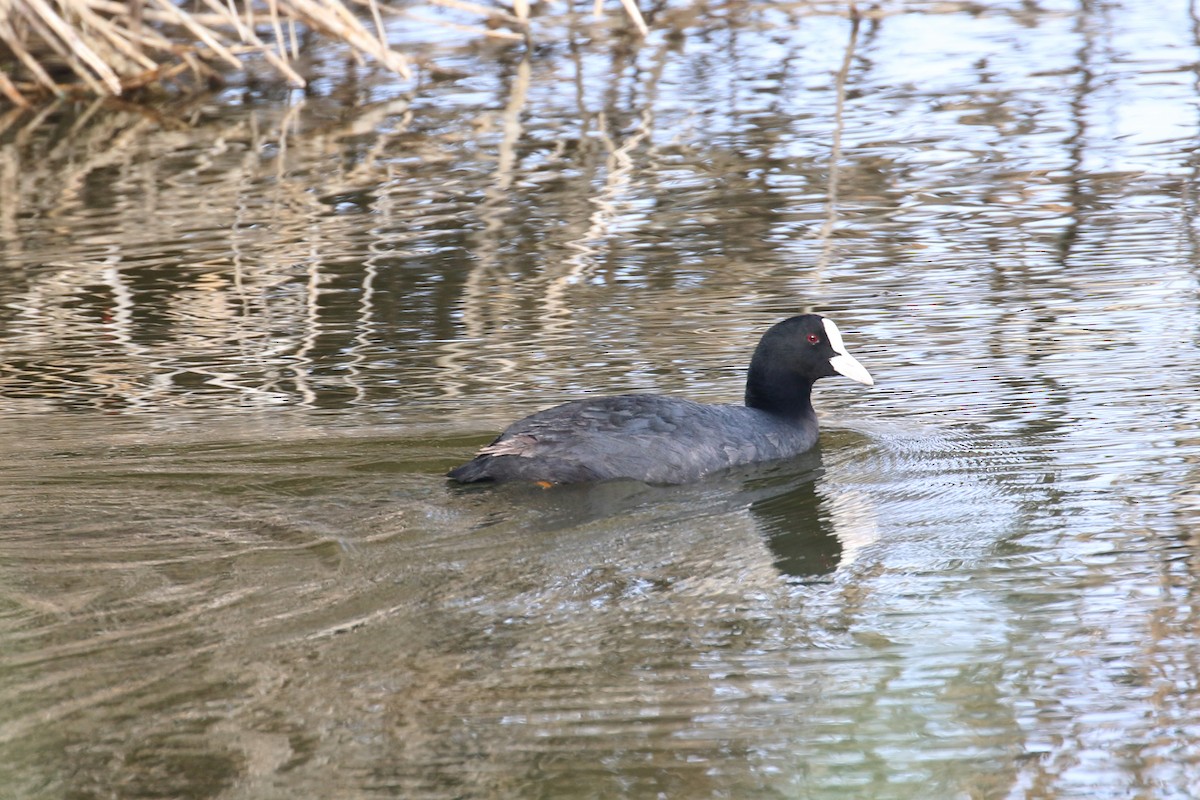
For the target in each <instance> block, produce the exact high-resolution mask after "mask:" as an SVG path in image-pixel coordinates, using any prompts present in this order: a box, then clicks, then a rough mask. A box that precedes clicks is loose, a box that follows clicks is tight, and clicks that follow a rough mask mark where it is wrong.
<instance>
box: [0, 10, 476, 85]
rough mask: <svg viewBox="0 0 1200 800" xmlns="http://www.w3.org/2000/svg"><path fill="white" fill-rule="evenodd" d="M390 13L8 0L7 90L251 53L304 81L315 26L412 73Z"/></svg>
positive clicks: (3, 37) (162, 73) (207, 71)
mask: <svg viewBox="0 0 1200 800" xmlns="http://www.w3.org/2000/svg"><path fill="white" fill-rule="evenodd" d="M449 1H450V2H458V1H459V0H449ZM350 2H353V3H355V5H356V6H357V8H354V9H352V8H351V6H350V5H348V3H350ZM484 10H486V9H484ZM385 12H388V13H390V10H389V9H386V8H381V7H380V6H379V5H378V3H377V2H376V0H237V2H236V3H235V1H234V0H193V2H190V3H188V4H186V7H185V4H181V3H178V2H176V1H175V0H0V94H3V96H4V97H6V98H7V99H8V100H10V101H11V102H13V103H15V104H17V105H20V106H25V105H28V103H29V100H30V98H32V97H35V96H37V95H40V94H45V93H50V94H54V95H63V94H70V93H79V92H83V93H90V94H95V95H101V96H103V95H121V94H125V93H128V92H129V91H131V90H135V89H139V88H142V87H146V86H151V85H162V84H168V83H180V84H182V83H184V82H186V80H187V79H188V78H191V79H192V80H193V81H198V82H200V83H202V84H203V83H208V82H211V81H219V73H218V72H217V70H216V66H217V65H219V64H221V63H224V64H225V65H228V66H229V67H232V68H234V69H244V68H245V66H246V65H245V64H244V62H243V60H244V59H246V58H247V57H261V58H262V59H265V60H266V61H267V62H268V63H269V64H270V65H271V66H272V67H273V68H274V69H275V70H276V71H277V72H278V73H279V74H280V75H282V76H283V77H284V78H286V79H287V81H288V82H290V83H292V84H293V85H296V86H303V85H304V79H303V78H302V77H301V76H300V74H299V73H298V72H297V70H296V68H295V66H294V62H295V60H296V59H297V58H298V56H299V54H300V49H301V45H300V41H301V37H302V36H303V35H305V34H306V33H310V32H312V33H317V34H323V35H325V36H328V37H332V38H335V39H338V40H340V41H342V42H344V43H345V44H346V45H348V46H349V47H350V48H351V49H352V51H353V52H354V53H355V54H356V55H358V56H359V57H360V58H361V57H369V58H373V59H375V60H376V61H377V62H378V63H380V64H382V65H383V66H384V67H386V68H388V69H390V70H393V71H395V72H397V73H399V74H401V75H403V76H405V77H408V76H409V74H410V68H411V67H410V63H409V60H408V59H407V58H406V57H405V56H404V55H403V54H401V53H399V52H397V51H395V50H393V49H392V48H391V47H390V46H389V44H388V42H387V38H386V36H385V34H384V26H383V15H384V13H385ZM362 18H369V20H370V22H369V23H364V21H363V19H362Z"/></svg>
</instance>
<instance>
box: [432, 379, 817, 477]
mask: <svg viewBox="0 0 1200 800" xmlns="http://www.w3.org/2000/svg"><path fill="white" fill-rule="evenodd" d="M816 439H817V423H816V418H815V416H801V417H797V418H792V419H784V418H781V417H777V416H775V415H772V414H769V413H767V412H764V411H760V410H758V409H753V408H747V407H745V406H734V405H709V404H705V403H696V402H693V401H690V400H682V399H676V398H670V397H663V396H661V395H618V396H615V397H602V398H595V399H587V400H576V401H574V402H571V403H564V404H563V405H560V406H555V407H554V408H550V409H547V410H545V411H541V412H538V413H536V414H533V415H531V416H528V417H526V418H525V419H522V420H519V421H517V422H515V423H513V424H512V425H510V426H509V427H508V428H507V429H506V430H505V431H504V432H503V433H501V434H500V436H499V437H497V438H496V440H495V441H494V442H492V443H491V444H490V445H488V446H487V447H484V448H483V449H482V450H481V451H480V452H479V455H477V456H476V457H475V458H474V459H473V460H471V461H469V462H467V463H466V464H463V465H462V466H461V467H458V468H457V469H454V470H452V471H451V472H450V473H449V476H450V477H451V478H454V479H455V480H458V481H461V482H464V483H471V482H475V481H513V480H523V481H546V482H550V483H579V482H585V481H597V480H610V479H614V478H633V479H636V480H641V481H646V482H648V483H685V482H688V481H693V480H696V479H697V478H699V477H701V476H703V475H707V474H709V473H711V472H714V471H716V470H719V469H723V468H726V467H730V466H734V465H737V464H746V463H750V462H755V461H768V460H773V459H778V458H786V457H788V456H792V455H796V454H798V453H800V452H803V451H804V450H807V449H808V448H810V447H812V445H813V444H814V443H815V442H816Z"/></svg>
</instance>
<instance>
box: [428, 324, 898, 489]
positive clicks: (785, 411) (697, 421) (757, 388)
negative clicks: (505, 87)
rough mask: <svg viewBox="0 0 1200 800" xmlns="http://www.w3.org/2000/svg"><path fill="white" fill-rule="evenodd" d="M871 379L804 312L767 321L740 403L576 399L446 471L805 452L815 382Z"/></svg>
mask: <svg viewBox="0 0 1200 800" xmlns="http://www.w3.org/2000/svg"><path fill="white" fill-rule="evenodd" d="M831 375H844V376H845V377H847V378H850V379H852V380H856V381H858V382H859V383H865V384H866V385H867V386H873V385H874V383H875V382H874V381H873V380H872V379H871V375H870V373H868V372H867V370H866V368H865V367H863V365H862V364H860V363H859V362H858V360H857V359H855V358H854V357H853V356H851V355H850V354H849V353H848V352H846V346H845V345H844V344H843V343H842V335H841V333H840V332H839V331H838V328H837V326H836V325H834V324H833V320H830V319H828V318H826V317H822V316H820V315H818V314H802V315H800V316H797V317H790V318H788V319H785V320H783V321H782V322H779V323H776V324H775V325H773V326H772V327H771V328H770V329H769V330H768V331H767V332H766V333H765V334H764V335H763V337H762V339H761V340H760V341H759V343H758V347H757V348H755V350H754V355H753V356H752V357H751V359H750V370H749V372H748V373H747V375H746V400H745V405H740V406H739V405H727V404H720V405H713V404H707V403H696V402H693V401H691V400H682V399H678V398H673V397H663V396H661V395H653V394H625V395H617V396H614V397H599V398H592V399H584V400H575V401H573V402H570V403H564V404H562V405H559V406H555V407H554V408H549V409H546V410H545V411H539V412H538V413H536V414H533V415H531V416H528V417H525V418H524V419H522V420H519V421H517V422H514V423H513V424H512V425H510V426H508V428H507V429H505V431H504V432H503V433H501V434H500V435H499V436H498V437H496V439H495V441H493V442H492V443H491V444H489V445H487V446H486V447H484V448H483V449H481V450H480V451H479V453H478V454H477V455H476V456H475V458H473V459H471V460H470V461H468V462H467V463H465V464H463V465H462V466H459V467H456V468H455V469H452V470H450V472H449V473H447V476H448V477H450V478H453V479H454V480H456V481H459V482H461V483H475V482H480V481H497V482H499V481H533V482H538V483H542V484H555V483H583V482H589V481H603V480H611V479H616V478H631V479H634V480H639V481H645V482H647V483H664V484H675V483H688V482H691V481H694V480H697V479H699V478H701V477H703V476H705V475H708V474H710V473H712V472H716V471H717V470H721V469H725V468H727V467H733V466H737V465H739V464H751V463H757V462H761V461H773V460H777V459H783V458H790V457H792V456H795V455H798V454H799V453H803V452H804V451H805V450H808V449H809V448H811V447H812V446H813V445H814V444H816V442H817V414H816V411H814V410H813V406H812V387H813V382H814V381H816V380H818V379H819V378H825V377H829V376H831Z"/></svg>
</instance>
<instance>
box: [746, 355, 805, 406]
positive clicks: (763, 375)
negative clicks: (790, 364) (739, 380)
mask: <svg viewBox="0 0 1200 800" xmlns="http://www.w3.org/2000/svg"><path fill="white" fill-rule="evenodd" d="M746 405H747V406H749V407H750V408H757V409H759V410H761V411H767V412H769V413H771V414H775V415H777V416H781V417H787V418H789V419H791V418H800V417H813V416H816V413H817V412H816V411H814V410H813V406H812V381H807V380H805V379H804V378H802V377H800V376H798V375H796V374H795V373H790V374H789V373H788V372H787V371H786V370H781V369H779V368H774V369H772V368H771V367H770V366H765V365H763V364H761V363H756V361H755V362H751V364H750V372H749V374H747V375H746Z"/></svg>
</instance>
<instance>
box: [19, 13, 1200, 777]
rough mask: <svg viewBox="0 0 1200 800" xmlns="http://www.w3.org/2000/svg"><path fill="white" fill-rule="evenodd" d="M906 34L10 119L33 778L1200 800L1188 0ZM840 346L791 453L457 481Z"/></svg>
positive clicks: (682, 41)
mask: <svg viewBox="0 0 1200 800" xmlns="http://www.w3.org/2000/svg"><path fill="white" fill-rule="evenodd" d="M905 8H906V9H907V10H904V9H900V8H899V7H896V8H895V9H893V10H894V11H895V13H889V14H885V15H882V16H880V17H879V18H877V19H872V20H866V21H864V22H863V25H862V28H861V30H860V31H859V34H858V37H857V40H856V41H855V42H854V47H853V52H852V54H851V58H850V59H849V61H848V67H847V70H846V72H845V75H844V80H842V81H841V82H840V83H841V87H840V88H841V89H843V90H844V102H843V104H842V109H841V111H840V112H839V109H838V106H839V102H838V94H839V77H838V72H839V69H840V68H841V67H842V64H843V58H844V57H845V55H846V50H847V46H848V44H849V42H850V24H849V23H848V22H847V21H846V20H844V19H841V18H838V17H833V16H820V15H808V14H805V13H802V9H793V10H792V11H791V12H788V13H785V12H784V11H782V10H778V9H776V10H770V11H767V12H759V13H751V11H749V10H746V9H738V8H733V7H731V8H728V9H724V10H722V11H719V12H717V11H714V12H713V15H712V16H711V17H706V18H702V19H699V20H688V19H687V18H686V16H685V15H683V14H682V12H678V11H672V12H671V14H676V15H677V16H670V14H666V12H664V14H666V17H664V19H669V20H671V21H672V24H674V25H676V26H677V27H678V28H679V30H680V31H681V32H682V35H681V37H678V38H674V37H666V36H664V35H663V34H662V33H655V34H653V35H652V36H651V38H650V39H649V40H648V41H647V42H646V43H645V44H644V45H642V46H641V47H625V48H618V49H616V50H615V51H613V50H611V48H610V47H609V42H608V40H607V38H606V37H607V36H608V34H607V33H605V31H604V30H603V29H598V28H593V27H589V26H590V24H591V23H589V22H588V21H587V20H586V19H585V18H580V19H579V20H577V21H576V25H577V27H575V28H571V27H569V26H564V27H563V28H562V29H561V30H558V29H553V30H551V31H550V32H551V33H553V35H548V36H547V38H546V41H547V45H546V46H545V47H543V48H541V49H540V50H539V51H538V55H537V58H535V59H534V60H532V61H529V62H526V61H522V60H521V58H520V50H519V49H514V50H512V51H509V52H503V51H497V50H488V51H485V50H483V49H480V48H477V47H474V46H463V47H461V48H458V49H455V48H453V47H450V46H447V48H446V49H445V51H444V52H442V53H441V54H440V56H439V58H440V63H441V64H442V65H443V66H444V67H445V68H446V69H447V70H453V69H457V70H461V71H463V72H464V73H467V76H466V77H461V78H457V79H450V80H440V81H436V82H432V81H431V82H428V83H425V84H422V85H421V86H420V87H419V88H416V89H414V88H413V87H411V86H406V85H400V84H397V83H395V82H393V81H392V80H391V79H388V78H384V77H381V76H374V77H370V76H364V77H362V78H361V80H360V81H359V82H357V83H348V84H346V85H342V84H338V83H337V82H332V81H331V82H329V84H328V85H326V84H323V83H322V84H318V85H317V86H316V87H315V89H314V91H313V92H312V93H311V94H310V95H309V96H308V97H307V98H304V100H303V102H301V98H299V97H298V96H294V97H290V98H273V97H267V96H262V97H259V96H255V95H254V94H253V93H252V92H251V93H247V94H245V95H244V96H242V97H240V98H238V101H237V102H229V101H232V100H233V99H234V98H233V96H232V95H231V96H230V97H227V98H223V99H220V100H213V101H211V102H206V103H199V104H197V105H190V106H180V107H173V108H164V109H162V110H160V112H159V116H157V117H156V116H151V115H141V114H137V113H134V112H131V111H127V110H122V109H100V108H95V109H82V108H79V109H74V108H65V107H64V108H60V109H57V110H56V111H55V112H53V114H52V115H51V116H50V121H51V122H52V123H53V124H49V125H43V126H40V127H36V128H35V127H33V126H32V125H30V124H28V120H25V121H20V122H18V123H12V120H8V122H9V123H10V124H9V127H8V128H6V129H5V133H4V134H3V135H0V264H2V266H3V269H0V298H2V301H0V354H2V359H3V367H2V369H3V371H2V372H0V412H2V413H0V429H2V430H3V436H0V485H2V486H3V487H4V488H3V494H2V495H0V514H2V518H3V520H4V524H3V526H2V527H0V674H2V675H3V676H4V679H3V680H0V709H3V710H2V711H0V784H2V785H4V786H6V787H8V788H7V789H6V790H5V791H6V792H7V793H8V794H9V795H11V796H14V797H33V798H42V797H47V798H48V797H72V798H84V797H111V796H120V797H139V796H169V797H186V798H203V797H221V798H251V797H253V798H264V797H267V798H269V797H294V796H339V797H369V796H397V797H406V798H409V797H411V798H417V797H431V798H432V797H546V798H561V797H618V796H620V797H656V796H669V797H739V798H740V797H820V798H825V797H829V798H833V797H845V798H862V797H871V798H929V797H935V798H941V797H946V798H951V797H954V798H958V797H971V798H1010V797H1011V798H1017V797H1020V798H1026V797H1039V798H1074V797H1078V798H1131V797H1138V798H1141V797H1145V798H1151V797H1153V798H1189V797H1194V796H1196V794H1197V791H1200V789H1198V787H1200V723H1197V722H1196V720H1198V719H1200V699H1198V698H1200V692H1198V689H1200V687H1198V686H1197V683H1198V681H1200V678H1198V677H1197V676H1198V675H1200V656H1198V653H1200V649H1198V648H1197V637H1198V636H1200V619H1198V618H1197V611H1196V609H1197V608H1200V604H1198V603H1197V598H1196V596H1195V595H1196V588H1195V587H1196V585H1197V572H1198V563H1197V547H1198V546H1200V543H1198V542H1197V529H1198V526H1200V434H1198V433H1197V431H1198V430H1200V403H1198V402H1197V400H1196V398H1197V396H1198V394H1200V357H1198V356H1200V350H1198V345H1200V302H1198V297H1200V292H1198V289H1200V286H1198V282H1200V275H1198V272H1200V268H1198V267H1197V266H1196V265H1197V260H1198V259H1197V244H1198V240H1197V233H1196V231H1197V227H1196V226H1197V219H1196V208H1197V200H1196V198H1197V190H1198V189H1200V179H1198V178H1200V172H1198V163H1200V162H1197V160H1196V155H1195V152H1194V151H1195V147H1196V141H1197V135H1198V134H1197V131H1198V128H1200V113H1198V112H1197V101H1198V100H1200V91H1198V88H1197V87H1198V86H1200V73H1197V71H1196V66H1195V54H1196V47H1197V44H1198V37H1197V34H1196V31H1197V29H1198V25H1197V21H1196V17H1195V14H1194V10H1193V9H1191V8H1190V6H1186V5H1184V4H1180V3H1168V4H1160V3H1124V4H1120V3H1118V4H1107V5H1104V6H1093V5H1092V4H1082V5H1081V6H1076V5H1068V4H1065V3H1043V4H1041V5H1040V6H1036V7H1035V6H1032V5H1028V4H1018V3H1012V4H1006V3H998V4H989V5H988V6H987V8H982V7H975V6H970V7H967V6H964V7H962V8H961V9H956V8H955V7H953V6H950V5H935V4H909V5H908V6H906V7H905ZM659 22H660V24H666V23H665V22H663V20H660V21H659ZM545 24H546V26H548V27H549V26H551V25H553V24H555V23H552V22H551V21H547V22H546V23H545ZM569 37H574V40H575V46H574V47H571V46H568V45H567V44H565V43H566V42H567V41H568V38H569ZM558 42H562V43H564V44H561V45H559V44H557V43H558ZM614 52H615V55H614V54H613V53H614ZM330 58H336V55H331V56H330ZM835 139H836V144H835ZM835 148H836V152H835ZM804 310H816V311H820V312H823V313H828V314H829V315H830V316H832V317H833V318H834V319H836V320H837V322H838V324H839V326H840V327H841V329H842V331H843V333H844V335H845V338H846V340H847V344H848V345H849V347H850V349H851V352H853V353H855V355H857V356H858V357H859V359H860V360H861V361H862V362H863V363H864V364H865V365H866V366H867V368H868V369H870V370H871V372H872V374H873V375H874V376H875V378H876V380H877V386H876V387H875V388H873V389H867V388H865V387H861V386H858V385H856V384H852V383H850V382H849V381H837V380H828V381H824V382H822V384H820V385H819V387H818V390H817V397H816V403H817V405H818V409H819V411H820V413H821V415H822V424H823V435H822V441H821V445H820V447H819V449H818V450H817V451H816V452H813V453H810V454H807V455H805V456H803V457H801V458H799V459H797V460H796V461H795V462H793V463H788V464H783V465H771V466H769V467H765V468H762V469H749V470H744V471H739V472H736V473H733V474H727V475H721V476H717V477H715V478H713V479H711V480H708V481H705V482H704V483H701V484H698V485H694V486H684V487H649V486H643V485H640V484H627V483H614V484H606V485H600V486H594V487H561V488H558V489H554V490H549V491H544V490H540V489H533V488H527V487H501V488H498V489H479V488H476V487H455V486H450V485H447V484H446V482H445V481H444V479H443V478H442V477H441V475H442V473H443V472H444V471H445V470H446V469H447V468H449V467H451V466H453V465H455V464H456V463H459V462H460V461H462V460H463V459H465V458H466V457H468V456H469V455H470V453H471V452H472V451H473V450H474V448H476V447H477V446H478V445H480V444H482V443H484V442H486V441H487V440H488V439H489V438H490V437H491V436H492V435H494V433H495V431H496V430H497V429H499V428H500V427H502V426H503V425H504V424H505V423H507V422H508V421H510V420H512V419H513V418H515V417H518V416H520V415H522V414H524V413H528V412H529V411H531V410H534V409H536V408H540V407H544V406H546V405H549V404H552V403H555V402H558V401H560V400H564V399H570V398H574V397H579V396H581V395H584V394H589V393H597V394H599V393H613V392H622V391H659V392H665V393H672V394H679V395H686V396H689V397H693V398H696V399H700V400H706V401H736V400H737V399H738V397H739V396H740V393H741V380H742V375H743V370H744V366H745V363H746V361H747V359H748V354H749V351H750V349H751V348H752V347H753V344H754V342H755V340H756V337H757V335H758V334H759V333H760V332H761V331H762V330H763V329H764V328H765V327H766V326H767V325H769V324H770V323H771V322H773V321H775V320H776V319H778V318H781V317H782V316H785V315H787V314H791V313H795V312H797V311H804Z"/></svg>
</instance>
